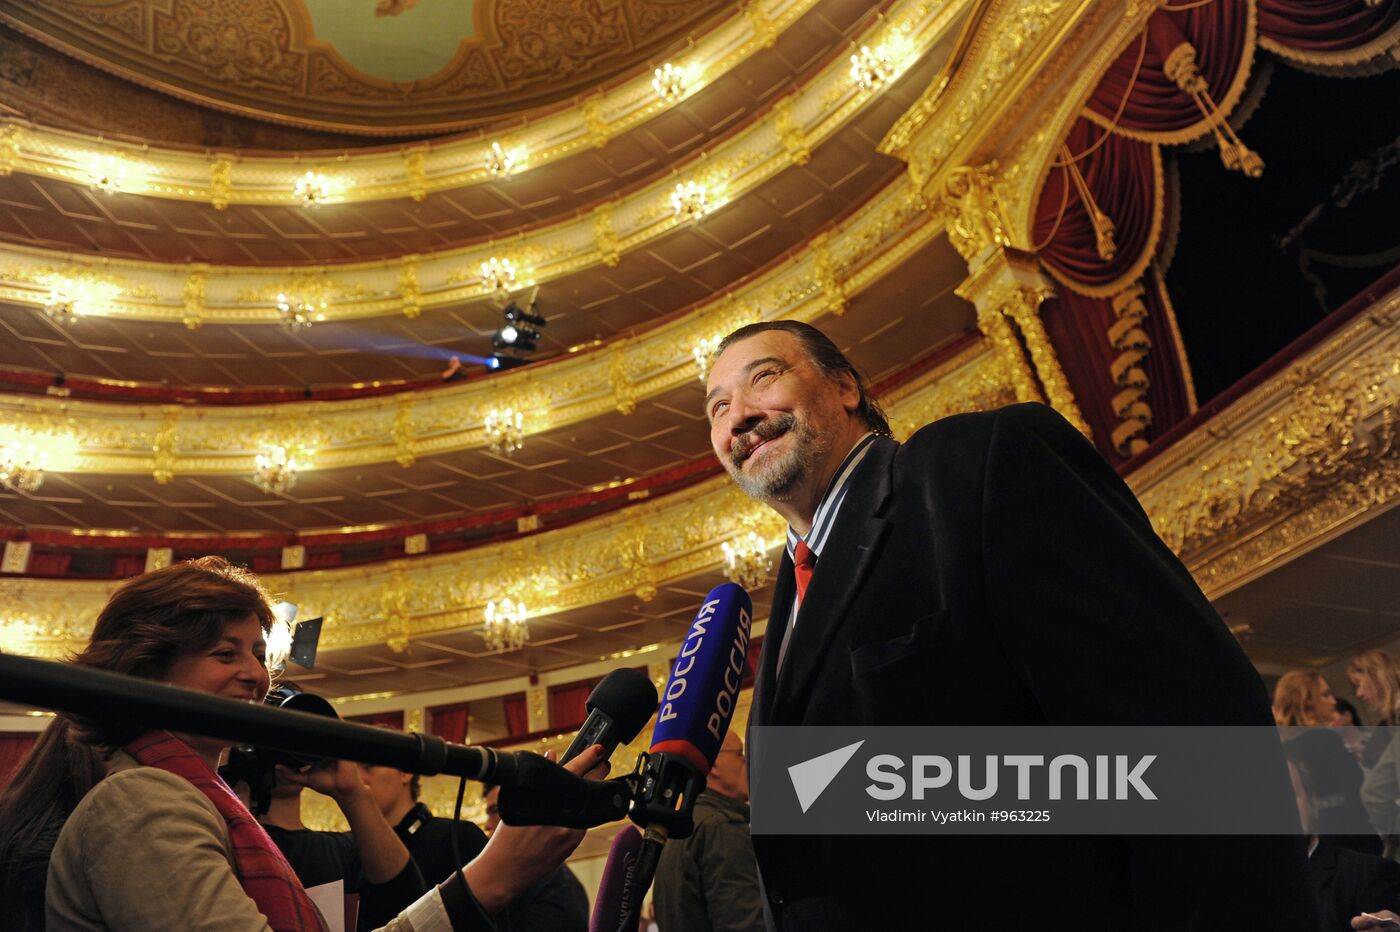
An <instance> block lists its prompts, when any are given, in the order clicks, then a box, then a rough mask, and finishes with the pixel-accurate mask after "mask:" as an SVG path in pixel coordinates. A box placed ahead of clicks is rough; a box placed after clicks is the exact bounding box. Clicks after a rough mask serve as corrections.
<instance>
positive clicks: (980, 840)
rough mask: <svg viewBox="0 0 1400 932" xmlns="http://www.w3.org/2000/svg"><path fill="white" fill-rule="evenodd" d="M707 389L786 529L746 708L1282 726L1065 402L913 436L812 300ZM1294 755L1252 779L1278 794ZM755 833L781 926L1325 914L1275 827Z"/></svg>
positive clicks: (740, 342) (760, 494)
mask: <svg viewBox="0 0 1400 932" xmlns="http://www.w3.org/2000/svg"><path fill="white" fill-rule="evenodd" d="M707 388H708V392H707V395H706V399H705V411H706V415H707V417H708V419H709V423H710V441H711V444H712V446H713V448H714V451H715V455H716V456H718V457H719V459H720V462H721V463H723V464H724V466H725V469H727V470H728V472H729V474H730V475H731V476H732V477H733V478H734V480H735V482H736V483H737V484H738V485H739V487H740V488H742V489H743V490H744V491H745V492H747V493H748V494H749V495H751V496H752V497H754V498H756V499H758V500H760V501H762V502H764V503H765V504H767V505H768V506H770V507H771V508H772V509H773V510H774V511H776V512H777V513H778V514H780V515H782V516H783V518H784V519H786V520H787V522H788V525H789V528H788V536H787V549H786V554H785V557H784V559H783V562H782V566H781V568H780V569H779V571H778V578H777V582H776V587H775V590H774V593H773V603H772V613H771V616H770V618H769V622H768V629H767V635H766V637H765V638H764V644H763V653H762V657H761V658H760V660H759V669H758V671H757V679H756V686H755V691H754V700H753V709H752V712H751V713H750V719H749V721H750V724H751V725H759V726H767V725H773V726H797V725H813V726H820V725H871V726H876V725H1168V724H1170V725H1257V726H1271V725H1272V722H1273V719H1272V717H1271V715H1270V712H1269V703H1268V698H1267V695H1266V693H1265V691H1264V687H1263V684H1262V683H1261V682H1260V680H1259V677H1258V675H1257V674H1256V673H1255V672H1254V670H1253V668H1252V667H1251V666H1250V664H1249V661H1248V660H1247V659H1246V657H1245V656H1244V653H1243V652H1242V651H1241V650H1240V648H1239V645H1238V644H1237V643H1236V642H1235V640H1234V638H1233V637H1231V635H1230V634H1229V632H1228V631H1227V630H1226V629H1225V626H1224V624H1222V623H1221V621H1220V619H1219V617H1218V616H1217V615H1216V614H1215V611H1214V610H1213V609H1212V608H1211V606H1210V603H1209V602H1207V601H1206V599H1205V596H1204V595H1202V594H1201V591H1200V589H1198V588H1197V587H1196V585H1195V583H1194V582H1193V581H1192V579H1191V576H1190V574H1189V573H1188V572H1187V571H1186V568H1185V567H1183V566H1182V565H1181V563H1180V562H1179V561H1178V560H1177V559H1176V557H1175V556H1173V555H1172V553H1171V551H1169V550H1168V549H1167V548H1166V546H1165V545H1164V544H1163V543H1162V542H1161V541H1160V540H1159V539H1158V538H1157V537H1156V535H1155V534H1154V533H1153V531H1152V527H1151V525H1150V524H1149V522H1148V520H1147V516H1146V515H1145V514H1144V513H1143V511H1142V508H1141V507H1140V506H1139V505H1138V503H1137V500H1136V499H1135V498H1134V497H1133V495H1132V493H1131V492H1130V491H1129V490H1128V488H1127V486H1125V485H1124V484H1123V482H1122V480H1121V479H1119V477H1118V475H1117V474H1116V473H1115V472H1114V471H1113V470H1112V469H1111V468H1110V467H1109V466H1108V464H1107V463H1105V462H1104V461H1103V459H1102V458H1100V457H1099V455H1098V453H1097V452H1095V450H1094V448H1093V447H1092V446H1091V445H1090V444H1088V443H1086V442H1085V440H1084V438H1083V437H1082V436H1080V435H1079V433H1078V432H1077V431H1075V430H1074V428H1073V427H1071V426H1070V425H1069V424H1068V423H1067V422H1066V421H1065V420H1064V419H1063V418H1061V417H1060V416H1059V415H1058V414H1056V413H1055V412H1054V411H1053V410H1052V409H1050V408H1047V407H1045V406H1043V405H1038V404H1024V405H1015V406H1012V407H1008V408H1003V409H1001V410H998V411H991V412H986V413H979V414H969V415H959V416H956V417H950V418H947V419H944V420H941V421H938V422H937V423H935V424H931V425H929V426H928V427H925V428H924V429H922V430H920V431H918V432H917V433H915V434H914V436H913V437H911V438H910V439H909V440H908V441H907V442H906V443H904V444H899V443H896V442H894V441H893V440H892V439H890V437H889V434H890V430H889V426H888V424H887V422H886V420H885V416H884V414H883V413H882V412H881V411H880V408H879V405H878V404H876V403H875V401H874V400H873V399H872V398H871V397H870V393H869V391H868V390H867V389H866V387H865V385H864V383H863V382H862V380H861V378H860V376H859V375H858V374H857V373H856V371H855V369H854V368H853V367H852V366H851V364H850V363H849V362H848V361H847V360H846V358H845V357H844V356H843V355H842V354H841V352H840V350H838V349H837V348H836V346H835V345H833V344H832V343H831V341H830V340H828V339H827V338H826V337H825V336H824V335H823V334H822V333H821V332H820V331H818V330H816V329H815V328H813V327H811V326H809V325H807V324H802V323H798V322H796V321H776V322H771V323H762V324H754V325H751V326H748V327H744V328H742V329H740V330H737V331H735V332H734V333H732V334H730V335H729V336H728V337H726V338H725V339H724V341H723V342H722V343H721V344H720V347H719V351H718V353H717V354H716V358H715V361H714V365H713V367H712V369H711V371H710V376H709V380H708V385H707ZM760 741H761V739H760V738H758V735H757V734H756V733H754V732H750V738H749V744H750V747H751V748H753V749H754V751H755V757H757V758H758V759H760V760H761V758H762V749H761V747H760V746H757V745H759V744H760ZM1277 765H1278V766H1277V768H1276V769H1277V773H1278V780H1277V786H1273V785H1270V786H1262V787H1260V792H1261V793H1269V794H1273V795H1274V796H1276V797H1277V798H1278V799H1279V800H1280V801H1281V802H1282V803H1283V805H1284V806H1285V807H1287V805H1288V803H1289V802H1290V801H1291V800H1292V796H1291V794H1290V792H1289V785H1288V777H1287V772H1286V771H1285V770H1284V766H1283V758H1282V754H1281V752H1280V754H1279V758H1278V761H1277ZM756 781H757V782H756V786H757V787H758V788H759V790H760V791H761V790H762V787H763V776H762V774H761V773H760V774H756ZM762 802H763V801H762V798H761V797H760V798H758V799H756V800H755V812H756V813H757V812H758V811H759V807H761V806H762ZM754 848H755V852H756V854H757V857H758V861H759V867H760V869H761V874H762V879H763V885H764V892H765V895H766V904H765V905H766V911H767V914H768V918H769V920H770V924H771V925H772V926H773V927H775V928H778V929H782V930H788V929H793V930H803V932H808V930H818V932H823V930H832V932H835V930H847V929H859V928H880V927H882V926H886V925H888V926H889V927H898V928H904V927H907V926H909V925H910V919H911V917H924V919H923V920H921V921H920V923H918V924H919V925H921V926H925V927H937V928H943V929H949V930H955V932H962V930H966V929H984V928H989V927H990V928H1000V927H1003V926H1006V927H1016V928H1021V927H1026V928H1034V929H1067V930H1068V929H1073V930H1075V932H1088V930H1105V932H1107V930H1113V932H1121V930H1125V929H1237V928H1238V929H1243V928H1251V929H1269V930H1271V932H1278V930H1289V932H1292V930H1298V932H1302V930H1308V932H1312V930H1314V929H1315V928H1316V926H1315V924H1314V921H1313V910H1314V905H1313V903H1312V898H1311V895H1310V891H1309V886H1308V879H1307V873H1306V868H1305V861H1304V851H1303V848H1302V846H1301V844H1300V843H1299V842H1298V840H1297V839H1294V838H1289V837H1286V836H1282V835H1280V836H1277V837H1268V838H1253V837H1225V836H1219V837H1213V838H1208V839H1207V838H1197V837H1189V836H1179V837H1143V836H1117V837H1103V836H1059V837H1056V836H1027V835H1016V836H1009V835H1008V836H1000V837H998V836H981V837H972V836H962V837H936V836H889V835H886V836H873V835H869V836H857V835H844V836H839V837H837V836H822V835H804V836H780V835H764V834H756V835H755V836H754Z"/></svg>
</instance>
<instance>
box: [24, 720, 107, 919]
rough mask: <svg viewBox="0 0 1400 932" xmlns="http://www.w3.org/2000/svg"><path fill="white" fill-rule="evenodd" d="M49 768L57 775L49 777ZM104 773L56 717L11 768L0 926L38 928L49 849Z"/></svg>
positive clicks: (96, 758) (93, 753)
mask: <svg viewBox="0 0 1400 932" xmlns="http://www.w3.org/2000/svg"><path fill="white" fill-rule="evenodd" d="M41 762H47V763H46V764H41ZM55 771H56V772H57V773H58V774H60V776H58V777H57V778H54V777H52V776H50V774H51V773H53V772H55ZM104 772H105V768H104V767H103V765H102V759H101V757H100V756H99V755H98V754H97V752H96V751H94V750H93V749H92V748H91V747H90V746H88V745H87V744H84V743H83V742H82V741H78V740H76V738H75V737H74V736H73V731H72V725H71V723H70V722H69V721H68V719H66V718H62V717H59V718H56V719H54V721H53V722H52V723H51V724H50V725H49V727H48V728H47V729H45V731H44V732H43V734H41V735H40V736H39V740H38V741H36V742H35V743H34V747H33V748H32V749H30V751H29V754H28V756H27V757H25V759H24V762H23V763H21V765H20V767H19V769H18V770H16V771H15V776H14V779H13V780H11V781H10V784H9V786H8V787H7V788H6V789H5V791H4V793H3V794H0V929H7V930H9V932H42V930H43V928H44V881H45V879H46V878H47V877H48V873H49V853H50V852H52V851H53V846H54V842H56V841H58V833H59V830H60V829H62V828H63V823H64V822H65V821H66V820H67V819H68V815H69V813H71V812H72V811H73V809H74V807H75V806H77V805H78V801H79V800H81V799H82V798H83V797H84V796H85V795H87V792H88V790H90V789H92V788H93V787H94V786H95V785H97V781H98V780H101V779H102V775H103V773H104Z"/></svg>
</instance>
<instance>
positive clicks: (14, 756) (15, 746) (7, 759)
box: [0, 731, 39, 790]
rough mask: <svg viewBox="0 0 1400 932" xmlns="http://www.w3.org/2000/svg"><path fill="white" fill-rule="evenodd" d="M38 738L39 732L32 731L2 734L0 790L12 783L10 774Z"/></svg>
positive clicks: (0, 739)
mask: <svg viewBox="0 0 1400 932" xmlns="http://www.w3.org/2000/svg"><path fill="white" fill-rule="evenodd" d="M37 740H39V733H38V732H32V731H24V732H18V733H13V734H0V790H3V789H4V788H5V787H7V786H9V785H10V775H11V774H12V773H14V771H15V768H16V767H18V766H19V765H20V762H21V761H23V760H24V755H26V754H28V753H29V749H30V748H32V747H33V746H34V742H35V741H37Z"/></svg>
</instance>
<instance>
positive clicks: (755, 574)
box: [720, 531, 773, 589]
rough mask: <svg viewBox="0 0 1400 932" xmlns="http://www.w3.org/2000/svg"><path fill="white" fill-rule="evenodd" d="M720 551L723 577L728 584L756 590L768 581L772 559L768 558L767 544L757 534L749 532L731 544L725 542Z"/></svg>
mask: <svg viewBox="0 0 1400 932" xmlns="http://www.w3.org/2000/svg"><path fill="white" fill-rule="evenodd" d="M720 549H722V550H723V551H724V575H725V576H726V577H727V578H728V579H729V581H730V582H734V583H738V584H739V585H741V586H743V587H744V588H745V589H757V588H758V587H759V586H762V585H763V584H764V583H766V582H767V581H768V572H769V571H770V570H771V569H773V558H772V557H770V556H768V544H767V542H765V541H764V539H763V538H762V537H759V536H758V534H756V533H754V532H753V531H750V532H749V533H747V534H744V535H742V536H740V537H739V538H738V539H737V540H735V541H733V542H732V543H731V542H730V541H725V542H724V543H723V544H721V545H720Z"/></svg>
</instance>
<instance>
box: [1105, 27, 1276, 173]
mask: <svg viewBox="0 0 1400 932" xmlns="http://www.w3.org/2000/svg"><path fill="white" fill-rule="evenodd" d="M1232 2H1239V0H1232ZM1244 2H1245V3H1246V5H1247V15H1246V17H1245V34H1244V53H1243V55H1242V56H1241V58H1240V66H1239V68H1237V69H1236V70H1235V78H1234V80H1233V81H1231V82H1230V86H1229V87H1227V88H1226V89H1225V94H1224V95H1223V96H1222V97H1221V98H1220V100H1219V101H1216V102H1215V109H1216V111H1217V113H1219V115H1220V119H1221V121H1222V122H1223V121H1224V119H1225V118H1226V117H1228V116H1229V115H1230V114H1231V113H1232V112H1233V111H1234V109H1235V106H1236V105H1237V104H1238V103H1239V102H1240V98H1241V97H1243V96H1244V91H1245V86H1246V85H1247V84H1248V82H1249V74H1250V71H1251V70H1252V69H1253V67H1254V50H1255V46H1256V43H1257V39H1258V34H1259V33H1258V21H1257V13H1258V11H1257V9H1256V7H1255V4H1254V0H1244ZM1143 28H1144V29H1146V28H1147V27H1146V25H1144V26H1143ZM1083 116H1084V118H1085V119H1087V120H1089V121H1091V122H1093V123H1097V124H1098V125H1100V126H1102V127H1104V128H1105V129H1108V130H1110V131H1112V132H1115V133H1117V134H1118V135H1120V136H1127V137H1128V138H1129V139H1136V140H1138V141H1140V142H1156V143H1160V144H1162V145H1167V146H1171V145H1177V144H1178V143H1183V142H1190V141H1191V140H1193V139H1199V138H1200V137H1202V136H1204V135H1205V134H1206V133H1208V132H1210V131H1211V121H1210V120H1209V119H1202V120H1201V121H1200V122H1198V123H1192V124H1191V125H1190V126H1188V127H1186V128H1185V129H1175V130H1163V131H1154V130H1138V129H1128V128H1127V127H1124V126H1112V125H1110V124H1109V122H1108V120H1106V119H1105V118H1104V117H1101V116H1099V115H1098V114H1097V113H1095V112H1094V111H1093V110H1091V109H1089V108H1088V107H1085V108H1084V110H1083Z"/></svg>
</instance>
